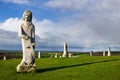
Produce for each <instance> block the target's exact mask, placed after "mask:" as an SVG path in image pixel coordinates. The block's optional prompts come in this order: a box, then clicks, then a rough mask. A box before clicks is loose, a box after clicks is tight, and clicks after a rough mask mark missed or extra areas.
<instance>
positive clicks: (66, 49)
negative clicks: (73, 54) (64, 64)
mask: <svg viewBox="0 0 120 80" xmlns="http://www.w3.org/2000/svg"><path fill="white" fill-rule="evenodd" d="M62 57H68V47H67V43H66V42H64V52H63V55H62Z"/></svg>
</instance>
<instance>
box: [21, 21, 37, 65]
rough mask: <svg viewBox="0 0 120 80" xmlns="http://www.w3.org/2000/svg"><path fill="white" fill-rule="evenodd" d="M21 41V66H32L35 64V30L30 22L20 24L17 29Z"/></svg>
mask: <svg viewBox="0 0 120 80" xmlns="http://www.w3.org/2000/svg"><path fill="white" fill-rule="evenodd" d="M19 37H20V38H21V39H22V49H23V59H22V61H21V63H20V64H21V65H34V63H35V56H34V55H35V52H34V49H35V28H34V25H33V24H32V23H31V22H27V23H22V24H21V26H20V29H19Z"/></svg>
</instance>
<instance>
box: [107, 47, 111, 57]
mask: <svg viewBox="0 0 120 80" xmlns="http://www.w3.org/2000/svg"><path fill="white" fill-rule="evenodd" d="M108 56H111V48H110V47H108Z"/></svg>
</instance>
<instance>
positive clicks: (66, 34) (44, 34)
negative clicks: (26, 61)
mask: <svg viewBox="0 0 120 80" xmlns="http://www.w3.org/2000/svg"><path fill="white" fill-rule="evenodd" d="M0 10H1V11H0V49H1V50H3V49H4V50H7V49H9V50H21V41H20V38H19V37H18V29H19V26H20V24H21V21H22V20H21V18H22V14H23V12H24V11H25V10H31V11H32V13H33V23H34V25H35V28H36V50H41V51H44V50H48V51H49V50H63V43H64V42H67V44H68V46H69V50H70V51H90V50H96V51H103V50H107V48H108V47H109V46H110V47H112V49H113V50H120V37H119V34H120V22H119V21H120V1H119V0H0Z"/></svg>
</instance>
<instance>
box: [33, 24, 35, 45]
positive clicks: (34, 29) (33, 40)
mask: <svg viewBox="0 0 120 80" xmlns="http://www.w3.org/2000/svg"><path fill="white" fill-rule="evenodd" d="M32 39H33V40H32V45H33V46H35V27H34V25H33V29H32Z"/></svg>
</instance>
